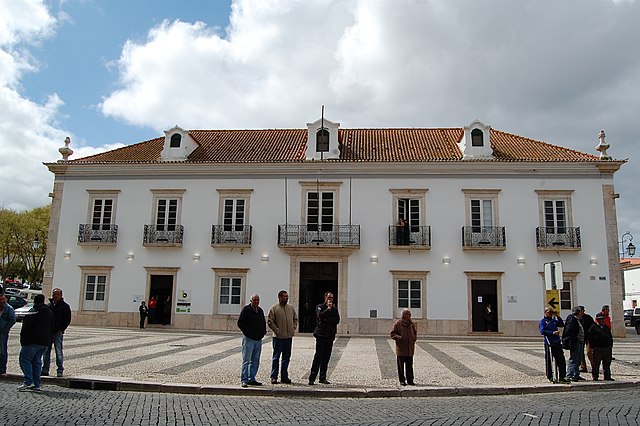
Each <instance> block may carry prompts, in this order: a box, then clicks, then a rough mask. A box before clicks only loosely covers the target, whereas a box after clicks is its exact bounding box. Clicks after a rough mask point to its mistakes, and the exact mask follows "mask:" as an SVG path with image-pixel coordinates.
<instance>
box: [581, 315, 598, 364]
mask: <svg viewBox="0 0 640 426" xmlns="http://www.w3.org/2000/svg"><path fill="white" fill-rule="evenodd" d="M580 309H581V310H582V318H580V322H581V323H582V328H583V329H584V351H585V353H586V358H587V359H588V360H589V365H591V369H593V349H592V348H591V343H590V342H589V329H590V328H591V326H592V325H593V324H595V321H594V320H593V317H592V316H591V315H589V314H588V313H587V312H586V311H585V310H584V306H582V305H580ZM580 372H581V373H588V370H587V361H586V359H585V354H584V353H583V354H582V359H581V360H580Z"/></svg>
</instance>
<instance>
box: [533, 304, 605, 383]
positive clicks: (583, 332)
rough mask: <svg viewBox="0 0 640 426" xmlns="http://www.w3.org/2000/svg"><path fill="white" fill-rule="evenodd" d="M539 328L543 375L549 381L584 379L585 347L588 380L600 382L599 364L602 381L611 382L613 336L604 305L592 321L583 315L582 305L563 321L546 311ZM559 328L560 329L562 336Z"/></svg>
mask: <svg viewBox="0 0 640 426" xmlns="http://www.w3.org/2000/svg"><path fill="white" fill-rule="evenodd" d="M539 328H540V334H541V335H542V336H544V347H545V370H546V371H545V372H546V375H547V379H549V381H551V382H554V383H570V382H579V381H584V380H586V379H585V378H584V377H582V376H581V375H580V373H581V372H582V373H587V372H588V370H587V364H586V360H585V348H586V359H588V360H589V364H591V377H592V379H593V380H599V379H600V364H602V370H603V373H604V374H603V375H604V380H607V381H613V380H614V379H613V378H612V377H611V360H612V359H613V356H612V348H613V336H612V334H611V317H610V316H609V306H608V305H604V306H603V307H602V310H601V311H600V312H598V313H597V314H596V316H595V320H594V318H593V317H592V316H591V315H589V314H587V313H586V312H585V308H584V306H576V307H574V308H573V309H572V311H571V313H570V314H569V315H568V316H567V318H566V319H565V320H564V321H563V320H562V318H560V316H559V315H558V312H557V311H554V310H553V309H551V308H546V309H545V311H544V317H543V318H542V319H541V320H540V323H539ZM560 328H563V330H562V333H561V332H560ZM563 349H564V350H568V351H569V362H568V363H567V362H565V357H564V352H563ZM554 363H555V368H554ZM554 370H555V371H554Z"/></svg>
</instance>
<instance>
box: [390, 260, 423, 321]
mask: <svg viewBox="0 0 640 426" xmlns="http://www.w3.org/2000/svg"><path fill="white" fill-rule="evenodd" d="M391 274H392V276H393V289H394V292H393V293H394V296H393V300H394V301H393V303H394V318H400V317H401V316H402V311H403V310H404V309H410V310H411V316H412V317H413V318H426V312H425V309H424V308H425V283H426V280H427V272H423V271H391Z"/></svg>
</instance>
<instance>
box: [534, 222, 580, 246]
mask: <svg viewBox="0 0 640 426" xmlns="http://www.w3.org/2000/svg"><path fill="white" fill-rule="evenodd" d="M536 246H537V247H539V248H556V249H560V248H580V247H582V242H581V240H580V227H579V226H576V227H572V228H569V227H564V228H543V227H538V228H536Z"/></svg>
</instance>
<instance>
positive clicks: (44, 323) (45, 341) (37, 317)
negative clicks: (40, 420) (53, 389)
mask: <svg viewBox="0 0 640 426" xmlns="http://www.w3.org/2000/svg"><path fill="white" fill-rule="evenodd" d="M54 323H55V320H54V316H53V312H51V309H49V307H48V306H47V305H45V304H44V295H43V294H38V295H36V297H35V298H34V299H33V308H32V309H31V312H29V314H28V315H26V316H25V317H24V320H23V321H22V330H20V345H21V346H22V348H21V349H20V358H19V359H20V369H21V370H22V374H24V382H23V384H22V385H20V386H19V387H18V390H19V391H24V390H33V391H39V390H41V388H40V387H41V385H42V378H41V377H40V370H41V368H42V354H43V353H44V351H45V350H46V349H47V347H49V346H50V345H51V332H52V330H53V327H54Z"/></svg>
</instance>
